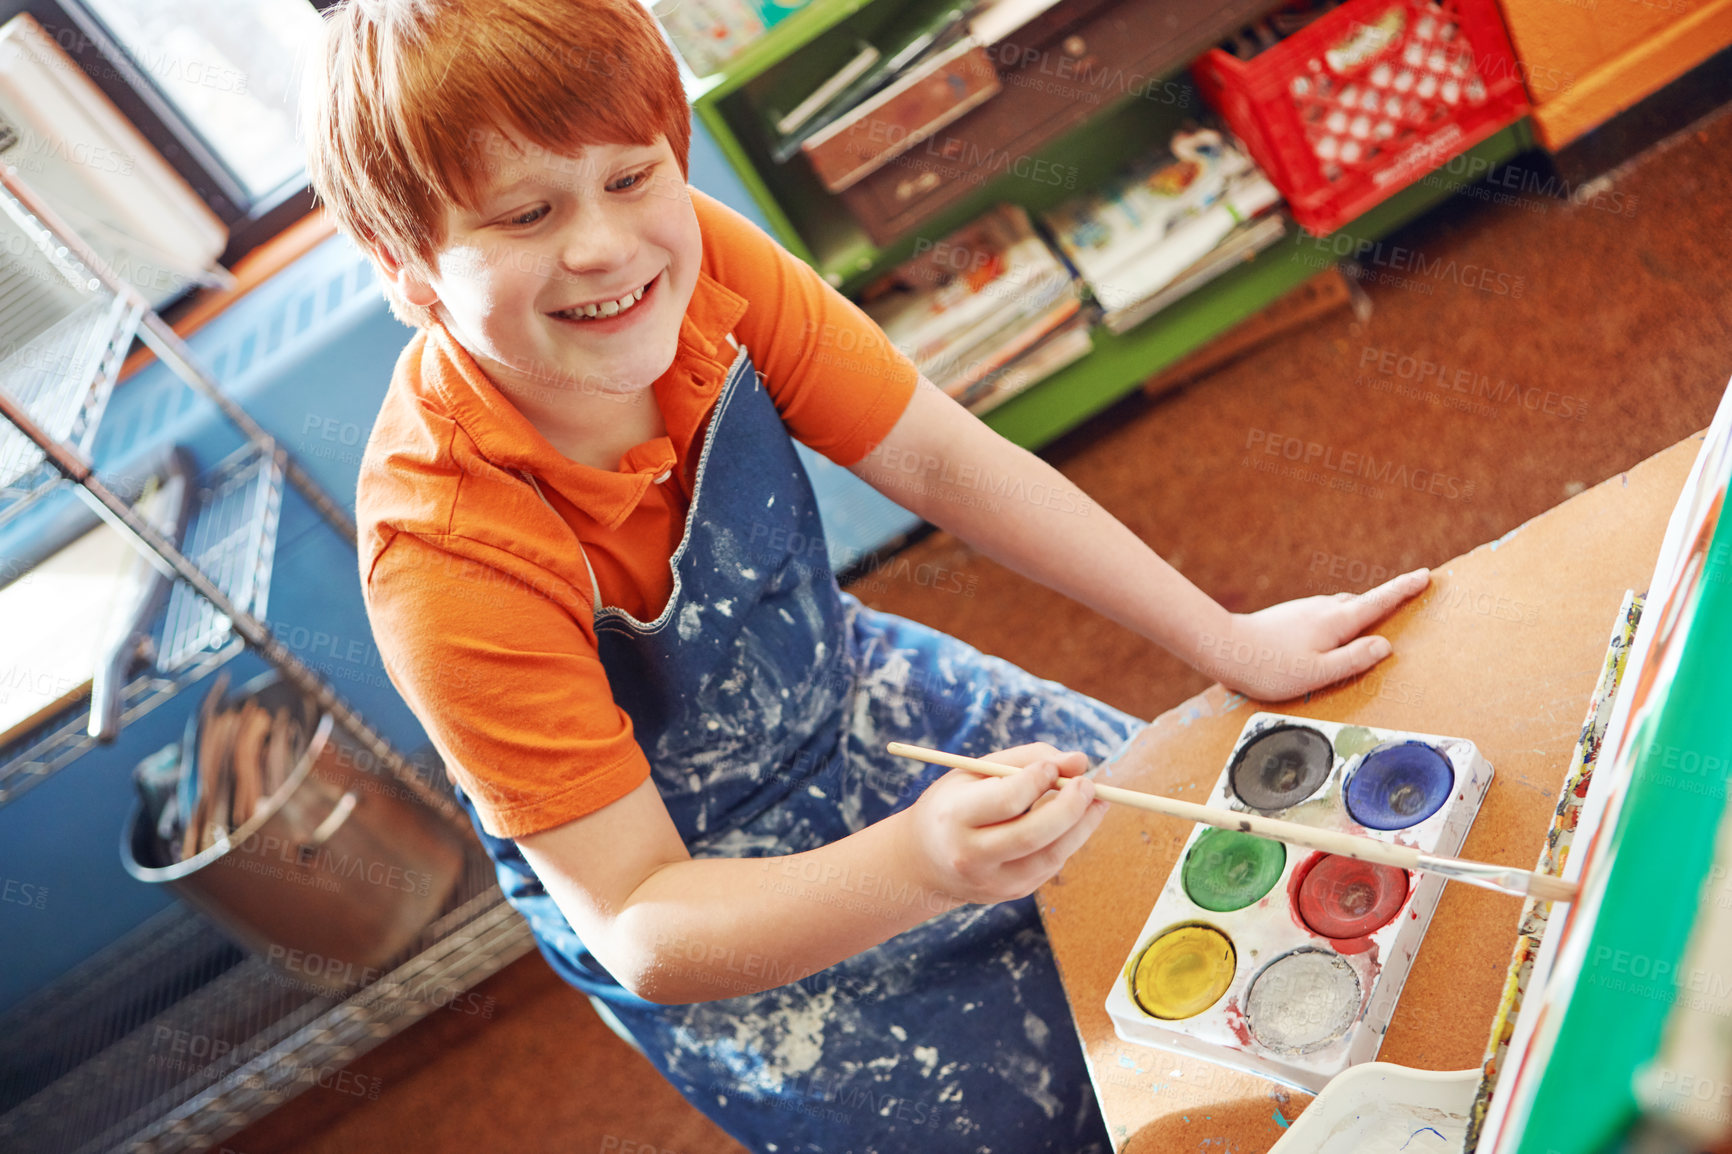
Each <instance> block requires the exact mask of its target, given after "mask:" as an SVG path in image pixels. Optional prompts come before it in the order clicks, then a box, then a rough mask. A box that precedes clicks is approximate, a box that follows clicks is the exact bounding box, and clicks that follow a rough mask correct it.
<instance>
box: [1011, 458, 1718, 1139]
mask: <svg viewBox="0 0 1732 1154" xmlns="http://www.w3.org/2000/svg"><path fill="white" fill-rule="evenodd" d="M1700 444H1701V437H1700V436H1695V437H1690V438H1687V439H1686V440H1684V441H1681V442H1679V443H1678V444H1677V445H1674V446H1672V447H1671V448H1670V449H1667V450H1665V451H1664V452H1662V453H1659V454H1657V455H1655V456H1654V457H1651V458H1649V459H1648V460H1646V461H1644V462H1642V463H1641V464H1640V465H1637V466H1636V467H1635V468H1633V469H1631V470H1630V471H1629V472H1627V473H1623V474H1620V475H1618V476H1616V477H1613V478H1611V479H1610V480H1608V481H1606V482H1604V483H1603V484H1601V485H1598V486H1596V487H1595V488H1593V489H1590V490H1588V491H1587V492H1584V493H1582V494H1580V495H1578V496H1576V497H1574V498H1571V499H1570V500H1568V501H1566V502H1564V503H1563V504H1562V505H1559V506H1558V507H1557V508H1555V509H1552V510H1551V511H1549V512H1547V513H1545V514H1543V515H1541V516H1539V517H1536V518H1535V519H1534V520H1532V521H1529V522H1528V523H1527V524H1526V525H1523V526H1522V527H1521V528H1520V529H1518V530H1516V531H1514V532H1512V533H1510V534H1508V535H1506V536H1505V537H1504V538H1503V539H1501V540H1499V541H1495V542H1493V543H1491V544H1489V545H1482V546H1481V547H1480V548H1478V549H1475V550H1474V551H1473V552H1471V553H1469V554H1467V555H1466V556H1463V557H1458V558H1456V559H1455V560H1453V561H1450V562H1447V563H1445V564H1443V565H1439V566H1437V567H1436V568H1435V569H1434V571H1433V577H1432V581H1433V584H1432V588H1431V589H1430V590H1429V591H1428V592H1427V593H1426V595H1425V596H1424V598H1422V599H1421V600H1419V601H1417V602H1415V603H1413V604H1411V605H1408V606H1406V607H1404V608H1403V609H1402V610H1401V611H1400V612H1399V613H1398V614H1396V615H1395V616H1394V617H1393V618H1391V619H1390V620H1389V622H1388V623H1386V624H1385V625H1384V626H1383V627H1382V628H1381V629H1380V632H1381V633H1383V635H1384V636H1386V637H1388V638H1389V639H1390V640H1391V641H1392V642H1394V644H1395V656H1393V657H1391V658H1390V659H1389V660H1387V661H1385V662H1384V663H1383V664H1382V665H1380V666H1378V667H1377V669H1375V670H1373V671H1372V672H1371V673H1370V674H1369V675H1368V676H1367V677H1365V678H1363V679H1361V680H1359V681H1357V682H1354V683H1351V684H1349V685H1346V686H1342V687H1338V688H1335V689H1333V690H1330V691H1329V692H1326V693H1321V694H1317V695H1314V696H1313V697H1311V698H1310V699H1309V700H1307V701H1301V702H1291V703H1288V704H1287V705H1286V706H1284V707H1281V708H1279V709H1271V711H1272V712H1281V713H1290V714H1299V715H1301V716H1307V717H1316V718H1322V719H1325V720H1329V721H1354V722H1359V723H1362V724H1366V725H1374V726H1384V727H1387V728H1391V729H1406V730H1416V731H1420V732H1426V733H1437V734H1447V735H1454V736H1461V737H1468V738H1471V739H1472V740H1473V741H1475V742H1476V743H1478V745H1479V747H1480V749H1481V751H1482V752H1483V753H1484V754H1485V756H1486V758H1487V759H1488V760H1490V762H1491V763H1492V767H1493V769H1494V776H1493V778H1492V784H1491V789H1490V792H1488V793H1487V794H1486V798H1485V802H1484V804H1483V805H1482V807H1481V809H1480V812H1479V817H1478V819H1477V821H1476V822H1475V824H1474V827H1473V830H1472V832H1470V833H1469V835H1468V839H1467V844H1466V845H1465V846H1464V847H1463V850H1462V853H1461V856H1463V857H1468V858H1474V859H1478V860H1481V861H1491V862H1504V863H1510V864H1515V865H1521V866H1526V867H1531V866H1532V865H1533V864H1534V862H1535V861H1536V860H1537V859H1538V857H1539V852H1540V845H1541V843H1542V841H1543V840H1544V837H1545V831H1546V828H1547V825H1548V823H1549V821H1550V819H1551V815H1552V812H1553V809H1554V807H1555V805H1556V800H1557V791H1558V788H1559V786H1560V784H1561V782H1562V780H1563V774H1564V771H1565V770H1566V769H1567V768H1568V765H1569V761H1570V754H1571V752H1572V749H1573V747H1574V744H1575V741H1576V739H1577V737H1578V735H1579V731H1580V729H1581V724H1582V719H1583V717H1584V716H1585V713H1586V710H1587V706H1588V698H1589V695H1590V694H1591V693H1592V692H1593V688H1594V683H1595V680H1596V678H1598V676H1599V673H1600V665H1601V661H1602V659H1603V658H1604V656H1605V649H1606V644H1607V641H1608V640H1609V639H1610V637H1611V633H1612V626H1613V619H1614V618H1615V616H1616V615H1617V612H1618V606H1619V604H1620V602H1621V601H1622V598H1623V595H1624V592H1625V591H1626V590H1628V589H1638V590H1641V589H1646V588H1647V584H1648V581H1649V579H1650V578H1651V577H1652V576H1653V567H1654V562H1655V559H1656V557H1657V556H1658V554H1659V549H1660V539H1661V536H1662V535H1663V534H1664V532H1665V528H1666V520H1667V518H1668V517H1669V516H1670V515H1671V511H1672V506H1673V504H1674V503H1675V502H1676V500H1677V498H1678V493H1679V491H1680V490H1681V489H1682V487H1683V484H1684V479H1685V476H1686V475H1687V474H1688V472H1689V470H1690V466H1691V464H1692V463H1693V462H1694V460H1695V458H1696V452H1697V449H1698V447H1699V446H1700ZM1258 708H1268V707H1259V706H1257V705H1255V704H1253V703H1250V702H1247V701H1246V700H1245V699H1244V698H1243V697H1240V696H1238V695H1237V694H1229V693H1227V692H1226V691H1225V690H1223V689H1222V688H1221V687H1220V686H1218V685H1217V686H1213V687H1211V688H1210V689H1209V690H1207V691H1206V692H1204V693H1202V694H1199V695H1198V696H1196V697H1194V698H1192V699H1191V700H1190V701H1187V702H1185V703H1184V704H1183V705H1181V706H1179V707H1178V708H1176V709H1172V710H1169V711H1168V712H1167V713H1165V714H1163V715H1162V716H1160V717H1159V718H1157V719H1156V720H1155V721H1154V722H1152V723H1151V724H1150V725H1149V727H1148V728H1147V729H1146V730H1144V731H1143V732H1142V733H1141V734H1140V735H1139V736H1138V737H1137V738H1136V739H1135V742H1134V744H1133V747H1132V749H1131V751H1130V753H1129V754H1128V755H1127V756H1126V757H1125V758H1124V759H1123V760H1122V761H1121V762H1119V763H1117V764H1115V765H1114V766H1113V767H1112V772H1111V776H1110V777H1102V779H1101V780H1102V781H1105V782H1109V783H1110V784H1113V785H1120V786H1126V787H1129V788H1132V789H1142V790H1148V791H1151V792H1157V793H1164V794H1168V795H1171V796H1173V797H1179V798H1183V799H1186V800H1189V801H1197V802H1202V801H1205V800H1206V799H1207V796H1208V794H1209V791H1210V790H1211V788H1213V786H1214V783H1215V780H1216V778H1217V777H1219V775H1220V773H1221V770H1222V768H1223V766H1224V765H1225V764H1226V759H1227V755H1228V754H1229V753H1230V752H1231V751H1232V748H1233V742H1234V739H1235V738H1236V737H1237V736H1238V734H1239V731H1240V729H1241V728H1243V726H1244V724H1245V720H1246V718H1248V717H1249V716H1250V715H1251V714H1252V713H1253V712H1255V711H1256V710H1257V709H1258ZM1190 832H1191V826H1190V825H1189V824H1187V823H1184V822H1180V821H1177V820H1174V819H1171V818H1164V817H1158V816H1156V815H1154V814H1143V813H1139V812H1138V811H1135V810H1128V809H1124V808H1122V807H1114V810H1113V812H1112V813H1111V814H1109V815H1108V816H1107V818H1106V820H1105V822H1103V823H1102V825H1101V827H1100V829H1099V830H1098V831H1097V832H1096V833H1095V835H1094V837H1093V838H1091V839H1090V841H1089V843H1088V845H1086V846H1085V847H1084V848H1083V849H1082V850H1081V851H1080V852H1078V853H1077V854H1076V856H1075V857H1073V858H1072V859H1071V860H1070V862H1069V863H1068V864H1067V865H1066V866H1065V868H1064V870H1063V872H1062V873H1060V874H1059V875H1058V876H1057V877H1056V878H1054V879H1053V881H1052V882H1050V883H1048V885H1046V886H1045V887H1043V888H1042V890H1041V891H1040V895H1039V898H1040V906H1041V913H1042V915H1043V917H1044V918H1045V921H1046V926H1047V931H1048V933H1049V934H1050V936H1051V938H1052V947H1053V952H1054V954H1055V955H1056V956H1057V958H1058V963H1059V970H1060V973H1061V975H1062V976H1063V979H1064V983H1065V989H1066V991H1067V992H1068V993H1069V995H1070V1001H1071V1009H1072V1012H1073V1014H1074V1015H1075V1017H1076V1022H1077V1027H1078V1030H1079V1031H1080V1033H1081V1036H1082V1040H1083V1046H1084V1049H1085V1051H1086V1053H1087V1056H1088V1061H1089V1069H1090V1072H1091V1074H1092V1076H1093V1078H1094V1084H1095V1092H1096V1093H1097V1094H1098V1095H1099V1096H1100V1101H1101V1107H1102V1109H1103V1111H1104V1112H1105V1115H1106V1120H1107V1127H1108V1129H1109V1131H1110V1132H1111V1134H1112V1136H1113V1142H1114V1144H1115V1147H1117V1148H1120V1149H1123V1150H1127V1151H1130V1152H1133V1154H1137V1152H1154V1151H1160V1152H1162V1154H1168V1152H1173V1151H1181V1150H1202V1149H1226V1150H1236V1151H1264V1150H1267V1149H1268V1148H1269V1147H1270V1146H1272V1145H1273V1144H1274V1143H1275V1142H1276V1140H1277V1139H1279V1138H1280V1136H1281V1133H1282V1131H1283V1130H1284V1128H1285V1126H1286V1124H1287V1123H1289V1122H1291V1121H1292V1120H1293V1119H1294V1118H1295V1117H1297V1115H1298V1113H1299V1112H1300V1111H1301V1110H1303V1109H1304V1108H1305V1106H1306V1105H1308V1104H1309V1102H1310V1097H1309V1096H1308V1095H1306V1094H1304V1093H1301V1092H1298V1091H1290V1090H1287V1089H1286V1088H1285V1087H1281V1086H1279V1085H1277V1084H1276V1083H1273V1082H1269V1081H1266V1080H1264V1079H1261V1078H1257V1077H1254V1076H1252V1075H1248V1074H1239V1073H1236V1072H1234V1071H1231V1070H1227V1069H1225V1068H1224V1067H1220V1066H1215V1065H1213V1064H1212V1063H1208V1062H1204V1061H1200V1060H1198V1059H1195V1058H1189V1057H1179V1056H1177V1055H1174V1054H1170V1053H1168V1052H1166V1051H1163V1050H1154V1049H1150V1048H1148V1047H1144V1046H1138V1045H1133V1044H1131V1043H1128V1042H1123V1041H1120V1040H1119V1038H1118V1036H1117V1035H1116V1034H1114V1033H1113V1027H1112V1021H1111V1019H1109V1018H1108V1017H1107V1013H1106V1009H1105V1006H1104V1003H1105V1001H1106V996H1107V992H1108V990H1109V989H1110V988H1111V986H1112V984H1113V983H1114V982H1115V981H1117V980H1118V976H1119V970H1120V967H1121V966H1122V965H1123V964H1124V961H1125V958H1126V957H1127V956H1128V955H1129V953H1130V951H1131V950H1132V948H1133V947H1134V946H1135V945H1136V936H1137V934H1138V932H1139V931H1140V930H1141V929H1142V926H1143V921H1144V919H1145V918H1147V917H1148V913H1149V910H1150V908H1152V907H1153V905H1154V902H1155V898H1156V897H1157V896H1158V895H1159V893H1160V891H1161V887H1162V885H1164V884H1165V882H1166V879H1167V875H1168V873H1169V872H1170V871H1171V870H1172V867H1173V863H1174V861H1175V860H1176V858H1177V857H1178V853H1179V850H1180V848H1181V847H1182V846H1183V844H1184V842H1185V839H1186V838H1187V837H1188V836H1189V835H1190ZM1520 909H1521V900H1520V899H1519V898H1514V897H1507V896H1504V895H1501V894H1496V893H1492V892H1490V891H1487V890H1480V889H1475V888H1472V887H1469V886H1462V885H1451V886H1449V887H1447V889H1446V890H1445V891H1444V895H1443V898H1442V901H1441V902H1440V903H1439V904H1438V907H1437V913H1436V916H1435V917H1434V918H1433V919H1432V923H1431V930H1430V932H1429V933H1428V934H1427V935H1426V939H1425V943H1424V945H1423V946H1422V947H1421V948H1420V952H1419V956H1418V957H1417V958H1416V959H1415V962H1414V966H1413V969H1412V971H1411V972H1410V973H1409V975H1408V979H1407V985H1406V987H1405V988H1404V989H1403V991H1402V995H1401V1000H1400V1002H1399V1003H1398V1004H1397V1005H1396V1009H1395V1015H1394V1018H1393V1019H1392V1020H1391V1022H1390V1025H1389V1033H1388V1035H1387V1037H1386V1038H1385V1040H1384V1044H1383V1050H1382V1052H1381V1054H1380V1055H1379V1057H1380V1058H1381V1059H1383V1060H1385V1061H1389V1062H1398V1063H1400V1064H1402V1065H1405V1066H1415V1067H1419V1068H1421V1069H1430V1070H1455V1069H1465V1068H1467V1067H1472V1066H1478V1065H1479V1064H1480V1061H1481V1058H1482V1056H1483V1054H1484V1051H1485V1046H1486V1040H1487V1037H1488V1035H1489V1033H1490V1029H1491V1021H1492V1017H1493V1015H1494V1014H1495V1012H1496V1010H1497V1004H1498V1000H1499V998H1500V996H1501V994H1502V990H1503V982H1504V974H1505V971H1506V969H1507V967H1508V964H1509V957H1510V950H1511V949H1512V948H1513V946H1514V943H1515V921H1516V917H1517V915H1518V914H1519V913H1520ZM1223 1139H1224V1140H1225V1141H1222V1140H1223Z"/></svg>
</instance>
